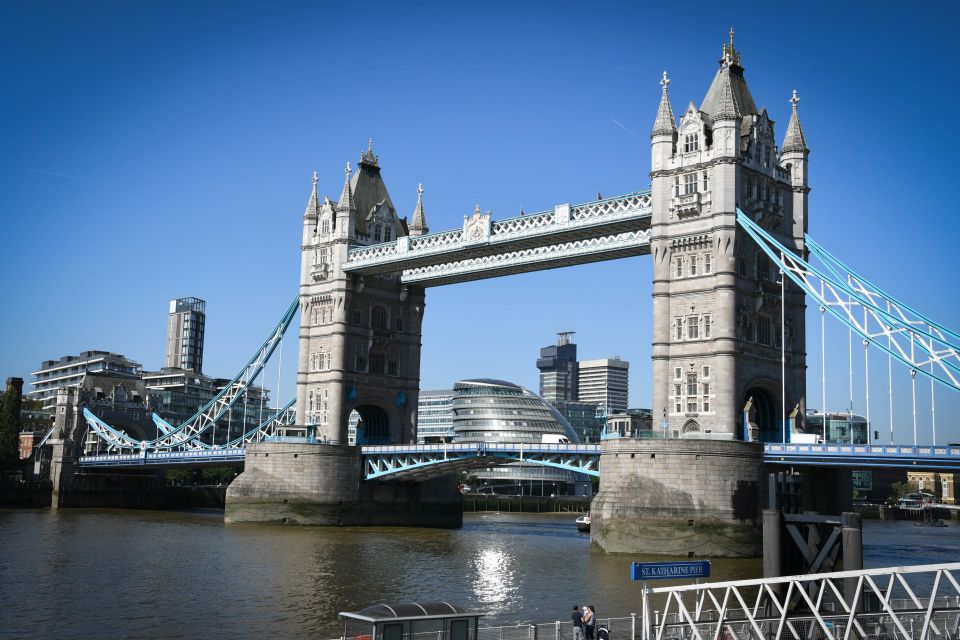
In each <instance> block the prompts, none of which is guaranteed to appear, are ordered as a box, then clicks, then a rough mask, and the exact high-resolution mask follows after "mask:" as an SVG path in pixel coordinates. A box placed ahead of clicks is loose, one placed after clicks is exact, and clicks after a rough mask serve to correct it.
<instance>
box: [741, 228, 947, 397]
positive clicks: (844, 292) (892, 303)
mask: <svg viewBox="0 0 960 640" xmlns="http://www.w3.org/2000/svg"><path fill="white" fill-rule="evenodd" d="M737 222H738V223H739V224H740V226H741V227H743V229H744V231H746V232H747V234H748V235H749V236H750V237H751V238H753V239H754V240H755V241H756V242H757V244H758V245H759V246H760V248H761V249H762V250H763V252H764V253H765V254H767V256H768V257H769V258H770V259H771V260H772V261H773V262H774V264H776V265H777V266H778V268H779V269H780V270H781V272H783V273H785V274H786V275H787V277H789V278H790V280H792V281H793V282H794V283H795V284H796V285H797V286H799V287H800V288H801V289H802V290H803V291H804V292H805V293H806V294H807V295H809V296H811V297H812V298H813V299H815V300H816V301H817V303H818V304H819V305H820V310H821V311H829V312H830V314H831V315H833V316H834V317H836V318H837V319H839V320H840V321H841V322H843V323H844V324H845V325H847V326H848V327H850V328H851V329H853V330H854V331H855V332H856V333H857V334H859V335H860V336H861V337H862V338H863V340H864V341H866V342H868V343H870V344H872V345H874V346H875V347H877V348H879V349H881V350H883V351H885V352H887V353H889V354H890V355H891V356H892V357H893V358H895V359H896V360H898V361H899V362H901V363H902V364H904V365H906V366H907V367H908V368H909V369H910V374H911V376H914V377H915V376H916V375H917V374H918V373H919V374H921V375H923V376H926V377H928V378H931V379H933V380H936V381H937V382H939V383H940V384H942V385H943V386H945V387H947V388H948V389H951V390H953V391H960V336H958V335H957V333H956V332H954V331H951V330H949V329H947V328H946V327H945V326H944V325H942V324H940V323H937V322H935V321H933V320H931V319H929V318H927V317H926V316H924V315H923V314H921V313H919V312H917V311H915V310H914V309H912V308H910V307H909V306H907V305H905V304H903V303H902V302H900V301H899V300H897V299H896V298H893V297H892V296H890V295H888V294H886V293H885V292H884V291H882V290H881V289H879V288H878V287H876V286H874V285H873V284H871V283H870V282H869V281H868V280H867V279H866V278H863V277H862V276H861V275H859V274H858V273H856V272H855V271H853V270H852V269H850V268H849V267H847V266H846V265H844V264H843V263H842V262H841V261H840V260H839V259H837V258H836V257H835V256H833V255H832V254H830V253H829V252H827V251H826V249H824V248H823V247H822V246H821V245H820V244H818V243H817V242H816V241H815V240H814V239H813V238H811V237H810V236H809V235H804V241H805V243H806V245H807V247H808V248H809V250H810V253H811V255H812V256H815V257H817V258H818V259H819V261H820V262H822V263H823V265H824V266H823V267H822V268H818V267H816V266H814V265H813V264H812V263H811V262H810V261H808V260H806V259H804V258H802V257H800V256H797V255H796V253H794V251H793V250H791V249H789V248H787V247H786V246H784V245H783V244H781V243H780V241H778V240H777V239H776V238H774V237H773V236H772V235H770V234H769V233H768V232H767V231H765V230H764V229H763V228H762V227H760V225H758V224H757V223H756V222H754V221H753V220H751V219H750V217H749V216H747V215H746V214H745V213H743V212H742V211H740V210H739V209H737Z"/></svg>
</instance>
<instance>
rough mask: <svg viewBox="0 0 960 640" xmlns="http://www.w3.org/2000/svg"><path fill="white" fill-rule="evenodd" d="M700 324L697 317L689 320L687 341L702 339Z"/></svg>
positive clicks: (691, 317)
mask: <svg viewBox="0 0 960 640" xmlns="http://www.w3.org/2000/svg"><path fill="white" fill-rule="evenodd" d="M699 334H700V323H699V321H698V318H697V316H690V317H689V318H687V339H688V340H696V339H698V338H699V337H700V335H699Z"/></svg>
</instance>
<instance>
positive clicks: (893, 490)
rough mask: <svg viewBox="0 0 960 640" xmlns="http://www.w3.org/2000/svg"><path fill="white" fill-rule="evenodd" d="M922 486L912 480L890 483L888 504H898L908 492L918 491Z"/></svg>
mask: <svg viewBox="0 0 960 640" xmlns="http://www.w3.org/2000/svg"><path fill="white" fill-rule="evenodd" d="M919 490H920V488H919V487H917V485H916V484H914V483H912V482H894V483H893V484H891V485H890V497H889V498H887V504H897V501H898V500H900V498H902V497H903V496H905V495H907V494H908V493H916V492H917V491H919Z"/></svg>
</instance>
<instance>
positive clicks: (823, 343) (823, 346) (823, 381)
mask: <svg viewBox="0 0 960 640" xmlns="http://www.w3.org/2000/svg"><path fill="white" fill-rule="evenodd" d="M820 298H821V299H823V298H824V296H823V280H821V281H820ZM826 312H827V309H826V307H824V306H823V305H822V304H821V305H820V402H821V403H822V404H821V405H820V411H821V412H822V413H823V441H824V442H826V441H827V338H826V336H827V324H826V321H827V318H826Z"/></svg>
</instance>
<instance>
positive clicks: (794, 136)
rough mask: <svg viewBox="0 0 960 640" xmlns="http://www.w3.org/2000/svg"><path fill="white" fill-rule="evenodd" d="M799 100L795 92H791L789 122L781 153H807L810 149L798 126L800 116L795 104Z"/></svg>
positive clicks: (801, 129)
mask: <svg viewBox="0 0 960 640" xmlns="http://www.w3.org/2000/svg"><path fill="white" fill-rule="evenodd" d="M798 102H800V98H798V97H797V90H796V89H794V90H793V97H791V98H790V104H791V105H792V111H791V113H790V122H788V123H787V133H786V135H785V136H784V137H783V146H781V147H780V152H781V153H787V152H788V151H800V152H807V151H810V148H809V147H808V146H807V141H806V139H805V138H804V137H803V128H802V127H801V126H800V116H799V115H798V114H797V103H798Z"/></svg>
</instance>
